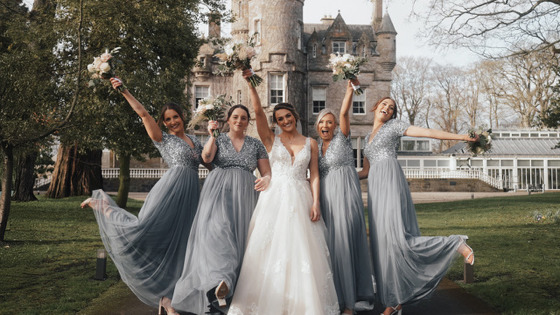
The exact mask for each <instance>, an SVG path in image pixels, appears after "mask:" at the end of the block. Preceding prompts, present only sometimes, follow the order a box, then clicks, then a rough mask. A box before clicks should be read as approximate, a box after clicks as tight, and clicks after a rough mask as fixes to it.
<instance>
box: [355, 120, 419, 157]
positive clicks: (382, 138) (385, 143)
mask: <svg viewBox="0 0 560 315" xmlns="http://www.w3.org/2000/svg"><path fill="white" fill-rule="evenodd" d="M409 126H410V125H409V124H408V123H406V122H404V121H400V120H396V119H391V120H389V121H388V122H386V123H385V124H384V125H383V126H381V128H379V130H378V131H377V134H376V135H374V137H373V140H372V141H371V142H370V141H369V140H370V137H371V133H370V134H369V135H367V137H366V146H365V148H364V155H365V156H366V157H367V159H368V161H369V162H370V163H373V162H377V161H381V160H385V159H389V158H393V159H396V158H397V148H398V146H399V140H400V138H401V137H402V135H403V133H404V132H405V131H406V129H408V127H409Z"/></svg>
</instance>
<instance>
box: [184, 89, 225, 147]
mask: <svg viewBox="0 0 560 315" xmlns="http://www.w3.org/2000/svg"><path fill="white" fill-rule="evenodd" d="M232 104H233V100H232V99H231V97H230V98H229V99H226V95H225V94H222V95H219V96H218V97H216V98H214V99H212V98H205V99H203V100H201V101H200V102H199V103H198V108H197V109H196V111H195V112H194V116H193V118H192V119H191V121H190V122H189V126H188V127H189V128H193V129H198V124H199V123H200V122H202V121H211V120H213V121H216V120H218V119H220V118H222V117H223V116H224V112H225V110H226V108H228V107H230V106H232ZM218 135H220V131H219V130H218V129H213V131H212V136H213V137H214V138H216V137H218Z"/></svg>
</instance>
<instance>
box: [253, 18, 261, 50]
mask: <svg viewBox="0 0 560 315" xmlns="http://www.w3.org/2000/svg"><path fill="white" fill-rule="evenodd" d="M253 35H254V36H255V44H256V45H260V44H261V38H262V32H261V20H255V32H254V33H253Z"/></svg>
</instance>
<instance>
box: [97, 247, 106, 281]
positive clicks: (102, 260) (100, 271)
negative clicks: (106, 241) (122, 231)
mask: <svg viewBox="0 0 560 315" xmlns="http://www.w3.org/2000/svg"><path fill="white" fill-rule="evenodd" d="M106 267H107V252H106V251H105V249H103V248H101V249H98V250H97V262H96V264H95V277H94V279H95V280H105V279H107V274H106V273H105V271H106Z"/></svg>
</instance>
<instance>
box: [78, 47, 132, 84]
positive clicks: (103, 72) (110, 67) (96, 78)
mask: <svg viewBox="0 0 560 315" xmlns="http://www.w3.org/2000/svg"><path fill="white" fill-rule="evenodd" d="M120 49H121V48H120V47H116V48H113V49H112V50H111V51H109V50H108V49H106V50H105V52H104V53H103V54H101V56H99V57H94V58H93V63H90V64H89V65H88V66H87V70H88V72H89V73H90V76H91V80H90V81H89V84H88V86H89V87H93V88H95V87H96V86H97V85H98V84H100V82H101V80H109V79H110V78H112V77H114V76H115V71H114V69H115V64H116V63H118V62H119V61H118V60H116V58H114V56H115V55H116V54H118V53H119V51H120ZM124 89H126V87H125V86H124V84H123V85H121V86H119V87H118V90H119V91H123V90H124Z"/></svg>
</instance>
